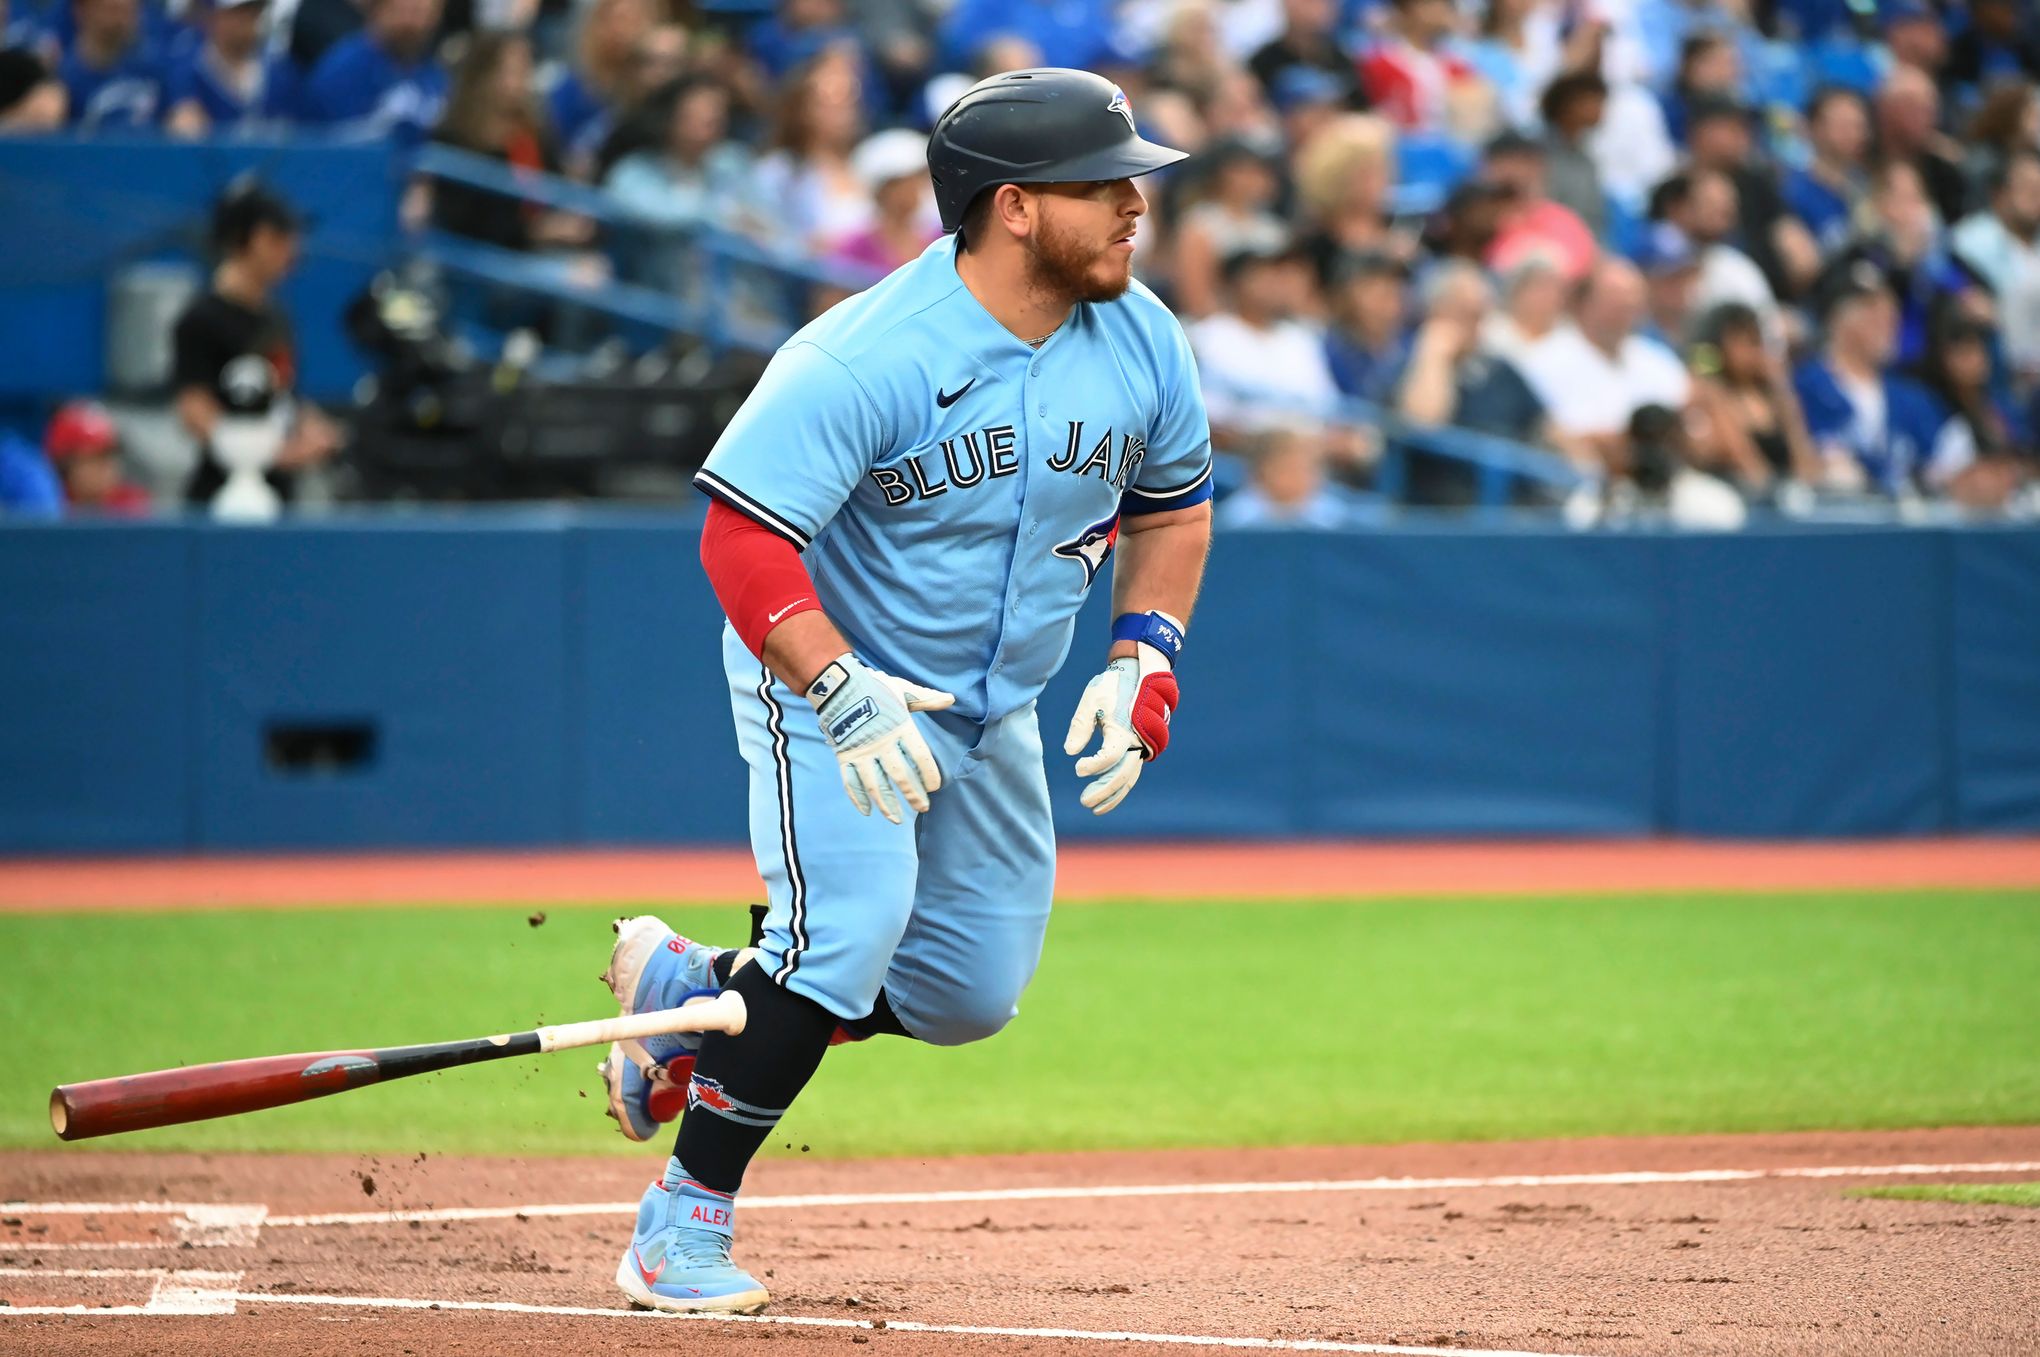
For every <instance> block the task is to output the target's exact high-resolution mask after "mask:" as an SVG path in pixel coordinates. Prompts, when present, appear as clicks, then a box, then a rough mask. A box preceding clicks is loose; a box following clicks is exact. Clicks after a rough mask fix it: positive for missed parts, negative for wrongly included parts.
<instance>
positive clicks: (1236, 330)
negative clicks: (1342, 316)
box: [1185, 246, 1339, 446]
mask: <svg viewBox="0 0 2040 1357" xmlns="http://www.w3.org/2000/svg"><path fill="white" fill-rule="evenodd" d="M1224 276H1225V284H1226V297H1227V301H1228V303H1229V307H1228V309H1227V310H1225V311H1221V312H1219V313H1218V314H1216V315H1211V316H1206V317H1205V318H1204V319H1203V320H1199V321H1193V322H1192V323H1191V324H1189V325H1188V326H1186V327H1185V329H1186V331H1187V333H1188V334H1189V337H1190V346H1191V348H1192V349H1193V350H1194V351H1195V352H1196V355H1197V371H1198V375H1199V377H1200V379H1201V380H1202V382H1203V386H1204V400H1205V405H1206V407H1207V409H1208V410H1209V412H1210V415H1211V424H1212V436H1213V438H1214V440H1215V441H1217V442H1218V443H1219V444H1220V445H1221V446H1227V445H1231V446H1237V445H1238V442H1239V441H1240V435H1241V434H1243V433H1245V432H1251V431H1253V430H1255V429H1257V428H1260V427H1265V425H1266V423H1267V421H1268V417H1269V416H1268V413H1266V412H1262V411H1257V410H1255V409H1254V408H1252V407H1254V406H1255V405H1256V404H1257V403H1264V404H1266V405H1268V406H1270V407H1272V410H1273V413H1275V414H1277V415H1284V414H1286V415H1288V416H1290V417H1294V416H1296V415H1298V414H1304V415H1313V416H1318V415H1323V414H1325V413H1326V412H1327V411H1329V410H1330V409H1331V407H1332V405H1333V403H1334V402H1335V401H1336V400H1337V398H1338V394H1339V390H1338V386H1337V384H1336V383H1334V382H1333V380H1332V371H1331V367H1330V365H1329V364H1328V363H1327V362H1326V360H1325V348H1324V339H1323V336H1321V335H1320V334H1319V333H1318V332H1317V330H1316V329H1314V328H1313V327H1311V326H1310V325H1308V324H1306V323H1304V322H1303V321H1302V320H1300V319H1299V318H1298V313H1299V312H1300V311H1302V309H1303V305H1304V300H1305V298H1306V296H1307V295H1308V293H1309V290H1310V274H1309V272H1308V268H1307V266H1306V264H1305V262H1304V260H1303V258H1302V256H1300V255H1299V254H1298V253H1297V252H1296V251H1295V249H1294V248H1292V247H1287V246H1283V247H1277V248H1274V249H1268V248H1243V249H1240V250H1236V251H1234V252H1233V253H1232V254H1231V255H1228V256H1227V257H1226V260H1225V268H1224Z"/></svg>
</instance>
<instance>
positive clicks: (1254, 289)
mask: <svg viewBox="0 0 2040 1357" xmlns="http://www.w3.org/2000/svg"><path fill="white" fill-rule="evenodd" d="M173 3H174V0H173ZM9 4H10V0H0V25H4V30H5V46H6V50H5V51H4V53H0V131H5V132H11V133H22V132H36V131H46V130H52V129H57V128H70V129H75V130H76V131H78V132H83V133H95V132H114V131H120V132H123V133H131V132H134V131H137V130H150V131H154V132H160V134H162V135H166V136H174V137H195V136H222V135H233V134H235V133H236V132H237V131H241V130H246V129H251V128H273V127H274V126H276V125H278V124H288V125H292V126H303V127H316V128H322V129H335V130H338V131H341V132H344V133H347V134H351V135H368V136H385V137H390V138H395V139H398V140H400V141H403V142H407V143H422V142H424V141H427V140H434V141H439V142H443V143H446V144H448V145H451V146H455V147H459V148H462V149H464V150H467V151H470V152H475V153H478V154H480V155H483V156H487V157H490V158H493V159H495V160H498V161H501V162H503V163H504V164H506V165H508V166H510V167H512V168H513V169H516V170H518V171H520V172H541V171H542V172H547V173H552V174H557V175H561V176H564V177H567V178H570V179H573V180H578V181H582V182H585V183H587V184H591V185H596V186H599V187H600V188H602V189H604V190H606V192H607V193H608V194H609V195H611V197H612V199H613V202H614V204H615V206H616V208H617V210H618V211H619V212H620V213H622V214H624V215H626V216H627V217H629V218H631V219H634V220H637V221H640V222H643V223H645V224H646V225H647V226H649V227H655V228H659V229H661V230H667V231H687V230H690V229H696V228H716V229H719V230H723V231H729V232H736V233H741V234H742V235H744V236H746V237H749V238H751V239H752V240H754V241H755V242H756V243H757V244H758V245H760V246H762V247H764V248H766V249H768V250H770V251H774V252H777V253H779V254H781V255H783V256H785V257H788V258H800V259H819V260H829V261H834V262H836V263H839V264H841V265H844V266H846V267H848V268H852V269H857V270H862V271H865V273H867V274H868V275H871V276H875V275H876V274H878V273H881V272H883V271H884V270H886V269H889V268H892V267H894V266H897V265H898V264H900V263H901V262H903V261H904V260H906V259H909V258H911V257H912V256H913V255H915V254H916V253H918V252H919V251H920V250H921V249H922V248H923V247H925V245H926V244H927V243H928V242H929V241H931V240H933V239H934V238H935V236H936V234H937V229H938V228H937V225H936V222H935V218H934V211H933V205H932V202H931V200H930V194H929V191H928V187H927V183H926V173H925V163H924V160H923V151H924V146H925V140H924V132H925V129H926V127H927V126H928V125H929V124H930V122H931V121H932V119H933V117H934V116H935V115H936V114H937V113H938V112H939V111H940V110H941V109H942V108H943V107H944V106H945V105H946V104H947V103H948V102H949V101H950V100H951V99H953V98H954V97H955V96H956V95H957V94H958V93H960V92H961V91H962V90H963V89H964V88H965V87H967V85H968V84H969V82H970V81H971V80H973V79H975V78H978V77H980V76H983V75H986V74H989V73H992V72H995V71H999V70H1006V69H1014V68H1019V67H1024V66H1030V65H1044V64H1046V65H1073V66H1084V67H1089V68H1092V69H1096V70H1100V71H1103V72H1105V73H1107V74H1108V75H1110V76H1111V78H1113V79H1114V80H1116V81H1117V82H1119V84H1120V85H1121V86H1122V87H1123V89H1124V90H1125V91H1126V93H1127V95H1128V97H1129V100H1130V102H1131V105H1132V108H1133V110H1134V112H1135V114H1136V116H1137V118H1138V120H1139V121H1140V123H1141V125H1142V128H1143V130H1144V131H1146V132H1147V133H1148V134H1149V135H1151V136H1152V137H1154V138H1155V139H1157V140H1160V141H1163V142H1166V143H1169V144H1173V145H1177V146H1181V147H1183V148H1185V149H1188V150H1191V151H1193V152H1194V153H1195V154H1194V157H1193V159H1192V160H1190V161H1189V162H1187V163H1186V165H1185V166H1184V167H1183V168H1182V169H1180V170H1178V171H1172V172H1169V173H1167V174H1165V175H1161V176H1156V177H1155V179H1154V180H1152V181H1143V185H1142V186H1143V189H1144V191H1145V192H1146V193H1147V194H1148V197H1149V200H1150V206H1151V212H1150V215H1149V216H1148V218H1147V219H1146V220H1145V221H1144V222H1143V224H1142V228H1141V237H1142V241H1141V247H1140V253H1139V255H1138V256H1137V269H1138V272H1139V275H1140V276H1141V277H1142V279H1143V280H1144V281H1145V282H1146V283H1147V284H1149V285H1150V286H1152V287H1153V288H1154V289H1155V290H1156V291H1157V292H1158V293H1160V294H1161V295H1162V296H1163V297H1164V298H1165V299H1166V300H1168V301H1169V302H1170V304H1171V305H1172V306H1173V307H1174V308H1175V310H1176V311H1177V313H1178V315H1179V316H1181V318H1182V320H1183V322H1184V324H1185V326H1186V328H1187V329H1188V332H1189V334H1190V336H1191V340H1192V344H1193V347H1194V348H1195V350H1196V353H1197V356H1198V360H1199V364H1200V371H1201V375H1202V379H1203V382H1204V385H1205V389H1206V393H1207V398H1208V402H1209V405H1210V410H1211V415H1212V420H1213V425H1214V431H1215V436H1216V438H1217V441H1218V444H1219V446H1220V447H1221V448H1224V449H1227V450H1229V451H1230V452H1232V453H1234V454H1236V455H1238V456H1239V457H1240V458H1241V459H1242V461H1243V463H1244V464H1245V466H1246V467H1247V468H1248V472H1247V475H1246V477H1245V483H1244V484H1243V485H1242V486H1240V488H1238V489H1237V490H1235V491H1234V492H1233V493H1232V494H1231V495H1230V496H1228V497H1227V499H1226V501H1225V503H1224V504H1223V505H1222V507H1221V510H1220V513H1221V518H1222V520H1230V521H1231V522H1233V523H1235V524H1240V525H1250V524H1295V525H1303V526H1311V525H1335V524H1339V523H1343V522H1349V521H1352V518H1353V515H1354V513H1355V512H1356V509H1357V507H1358V506H1360V505H1361V504H1362V503H1363V502H1364V498H1363V496H1361V495H1360V494H1358V493H1356V491H1358V490H1361V489H1364V487H1366V486H1367V485H1368V484H1369V483H1370V479H1371V477H1372V474H1373V471H1372V469H1373V467H1374V465H1375V464H1376V462H1377V460H1378V458H1379V456H1380V453H1381V449H1382V445H1383V432H1382V430H1383V428H1384V427H1388V428H1413V427H1414V428H1423V427H1429V426H1448V425H1449V426H1454V427H1458V428H1462V429H1469V430H1473V431H1475V432H1478V433H1483V434H1489V435H1495V436H1499V437H1503V438H1508V439H1513V440H1517V441H1520V442H1525V443H1530V444H1534V445H1537V446H1540V447H1542V448H1544V449H1546V450H1548V451H1549V452H1550V453H1552V454H1554V455H1555V456H1557V457H1561V458H1564V459H1566V460H1567V461H1569V462H1570V463H1572V464H1573V465H1574V466H1575V467H1577V468H1579V469H1580V470H1582V471H1584V472H1587V473H1589V475H1590V476H1591V478H1592V479H1593V481H1594V482H1595V484H1596V485H1597V487H1600V488H1597V489H1596V490H1595V491H1594V498H1593V499H1592V501H1591V502H1590V503H1588V504H1587V506H1586V508H1585V511H1584V512H1585V516H1586V519H1587V520H1588V521H1592V520H1593V519H1595V518H1597V517H1600V516H1602V515H1607V514H1616V513H1620V512H1623V511H1625V510H1626V509H1630V508H1635V507H1637V506H1644V507H1645V509H1646V510H1648V511H1663V512H1669V513H1670V514H1671V516H1672V517H1673V518H1674V519H1676V520H1678V521H1682V522H1691V523H1697V524H1716V525H1722V526H1730V525H1733V524H1735V523H1738V522H1740V521H1742V519H1743V516H1744V515H1745V513H1746V512H1747V509H1748V507H1749V506H1752V505H1775V506H1777V507H1779V508H1782V509H1784V510H1786V511H1788V512H1790V511H1794V510H1795V507H1796V506H1802V505H1806V504H1810V503H1812V502H1813V501H1814V500H1815V498H1817V497H1829V496H1839V497H1848V496H1857V497H1864V498H1876V497H1883V498H1888V499H1892V500H1896V501H1899V502H1901V503H1902V504H1910V503H1916V502H1921V501H1926V500H1940V501H1944V502H1946V503H1949V504H1952V505H1955V506H1958V507H1959V508H1960V509H1961V510H1963V511H1966V512H1978V513H1989V512H2000V511H2005V510H2007V509H2012V510H2015V511H2026V512H2031V511H2032V510H2033V509H2034V508H2035V506H2036V492H2035V488H2034V474H2035V470H2036V461H2035V429H2036V427H2040V96H2036V88H2040V10H2036V0H1966V3H1957V2H1956V0H1949V3H1948V4H1946V5H1945V6H1932V5H1929V4H1926V3H1923V2H1922V0H1485V3H1483V2H1482V0H1367V2H1364V3H1355V2H1354V0H1054V2H1053V3H1039V4H1035V3H1021V2H1020V0H780V3H778V4H776V5H774V4H771V3H769V0H756V2H754V3H742V2H741V0H740V2H737V3H733V2H732V0H723V2H722V3H708V2H707V0H702V2H701V3H692V4H690V3H688V0H186V4H185V7H184V8H183V9H181V10H179V11H176V12H172V11H171V10H168V9H164V8H160V7H158V5H157V4H156V3H155V0H148V2H147V3H144V2H143V0H49V5H48V7H47V8H36V7H34V6H33V4H32V3H31V0H11V4H12V8H11V9H10V8H9ZM405 210H406V213H407V216H408V217H409V218H410V220H411V221H412V223H413V224H416V225H423V224H426V223H430V224H432V225H435V226H437V227H438V228H440V229H442V230H445V231H450V232H454V233H457V234H460V235H464V236H468V237H472V238H474V239H476V240H479V241H482V242H485V243H487V244H491V245H494V246H497V247H501V248H505V249H510V250H515V251H519V252H522V253H525V254H529V255H532V256H534V257H540V258H545V259H551V260H557V261H558V262H559V263H560V264H561V265H562V266H563V267H570V268H574V269H576V270H579V274H578V275H577V276H592V275H591V269H592V271H593V274H596V275H599V274H600V273H602V272H604V271H605V270H611V269H614V270H621V271H622V272H623V274H624V275H625V276H627V277H628V276H633V275H635V276H636V277H637V278H638V279H639V280H640V281H648V282H654V283H670V282H671V280H670V279H662V278H661V277H660V276H659V274H658V272H657V264H656V261H647V260H645V259H643V258H635V257H624V256H622V255H620V254H618V253H617V252H616V251H614V250H612V249H610V248H608V242H606V241H605V239H604V234H603V232H602V231H601V230H600V229H599V228H598V226H597V224H596V223H595V222H593V221H591V220H590V219H589V218H587V217H585V216H581V215H576V214H575V213H573V212H569V211H558V210H546V209H541V208H538V207H536V206H533V205H526V206H524V207H522V208H512V209H509V210H506V209H505V207H504V204H503V200H502V199H501V198H499V197H496V196H494V195H491V194H488V193H484V192H481V191H479V190H476V189H474V188H472V187H466V186H462V185H459V184H454V183H451V182H439V183H437V184H423V183H421V185H420V186H419V188H418V189H417V190H416V191H415V192H414V193H413V194H412V195H411V196H410V197H409V198H407V200H406V209H405ZM69 413H70V414H71V415H72V416H73V417H71V418H70V419H68V421H67V422H65V423H64V424H63V428H62V430H61V433H62V439H61V440H59V439H58V437H57V432H58V431H53V433H52V442H51V444H50V446H49V452H50V454H51V455H52V457H53V458H55V459H56V460H57V461H58V462H59V463H73V462H76V461H77V459H79V458H81V457H83V456H85V455H86V452H85V451H84V450H85V449H88V448H93V447H97V446H98V445H99V443H100V442H102V441H103V439H102V438H101V435H102V434H103V432H104V431H103V430H102V429H101V428H100V426H99V425H98V424H96V423H94V422H93V421H92V420H90V419H84V420H82V422H81V419H80V418H79V417H77V416H76V412H75V411H73V412H69ZM81 430H83V432H81ZM59 441H61V447H60V446H59ZM1425 465H1427V464H1424V463H1421V462H1420V463H1419V464H1418V466H1417V467H1416V468H1415V469H1414V470H1413V476H1414V479H1415V482H1416V484H1415V485H1413V486H1412V487H1411V488H1412V492H1413V493H1414V494H1415V496H1416V498H1418V499H1419V500H1422V501H1428V502H1434V503H1453V502H1465V500H1466V499H1467V498H1468V497H1469V496H1470V494H1471V488H1470V479H1469V478H1467V477H1465V476H1463V475H1460V474H1459V473H1458V472H1456V471H1455V470H1454V469H1453V467H1452V466H1451V465H1450V464H1445V463H1440V464H1439V465H1438V466H1435V467H1431V468H1430V469H1429V471H1426V470H1425V469H1424V468H1425ZM123 502H125V501H123Z"/></svg>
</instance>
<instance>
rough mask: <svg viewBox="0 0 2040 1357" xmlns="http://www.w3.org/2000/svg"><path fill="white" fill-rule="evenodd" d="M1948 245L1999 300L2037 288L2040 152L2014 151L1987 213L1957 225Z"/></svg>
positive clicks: (1999, 177)
mask: <svg viewBox="0 0 2040 1357" xmlns="http://www.w3.org/2000/svg"><path fill="white" fill-rule="evenodd" d="M1949 246H1950V248H1952V249H1953V251H1954V253H1955V257H1956V258H1957V259H1959V260H1960V261H1961V262H1962V263H1963V264H1965V265H1967V266H1968V268H1969V270H1970V272H1972V273H1974V274H1975V275H1976V276H1977V277H1978V278H1980V279H1982V280H1983V283H1984V286H1986V287H1988V288H1989V289H1990V290H1991V292H1992V293H1993V294H1995V295H1996V296H1997V297H1998V298H1999V299H2000V300H2005V299H2008V298H2009V297H2010V296H2011V295H2012V294H2013V293H2014V292H2016V291H2018V290H2020V289H2022V288H2040V150H2024V149H2022V150H2019V151H2015V152H2013V154H2012V155H2011V157H2010V158H2009V159H2007V160H2006V161H2005V163H2004V166H2003V167H2002V168H2001V169H2000V170H1999V171H1998V175H1997V179H1996V181H1995V182H1994V183H1993V184H1992V185H1991V194H1990V209H1989V210H1988V211H1985V212H1978V213H1975V214H1973V215H1971V216H1969V217H1965V218H1964V219H1963V220H1962V221H1961V222H1960V223H1958V224H1957V225H1956V227H1955V229H1954V231H1952V232H1951V233H1950V234H1949Z"/></svg>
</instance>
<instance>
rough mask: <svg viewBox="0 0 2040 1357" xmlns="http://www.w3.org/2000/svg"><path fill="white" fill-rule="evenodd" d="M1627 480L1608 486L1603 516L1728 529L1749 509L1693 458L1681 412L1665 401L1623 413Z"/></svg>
mask: <svg viewBox="0 0 2040 1357" xmlns="http://www.w3.org/2000/svg"><path fill="white" fill-rule="evenodd" d="M1626 437H1627V441H1628V444H1629V448H1630V463H1631V465H1630V469H1629V479H1628V481H1627V482H1625V483H1622V484H1620V485H1617V486H1614V487H1611V493H1610V494H1609V496H1608V510H1609V512H1608V517H1609V519H1611V520H1614V521H1621V520H1624V519H1628V518H1632V517H1634V518H1643V519H1652V518H1658V517H1660V516H1662V517H1663V519H1664V520H1665V521H1667V522H1669V523H1670V524H1671V525H1672V526H1673V527H1677V528H1689V529H1696V530H1699V531H1703V532H1734V531H1736V530H1737V529H1739V528H1741V527H1742V526H1743V524H1744V523H1746V522H1747V521H1748V520H1749V509H1748V507H1747V506H1745V505H1744V504H1743V502H1742V497H1741V496H1739V495H1737V494H1736V493H1735V491H1734V490H1733V489H1731V488H1730V487H1729V486H1728V485H1727V484H1726V483H1725V482H1723V481H1720V480H1717V479H1716V478H1715V477H1713V476H1710V475H1708V474H1707V473H1706V472H1704V471H1701V470H1700V469H1699V468H1698V467H1697V466H1695V465H1694V462H1693V447H1692V437H1691V435H1690V433H1689V432H1688V422H1687V420H1686V417H1685V416H1684V415H1683V414H1681V413H1680V412H1679V410H1677V409H1676V408H1674V407H1672V406H1669V405H1658V404H1650V405H1644V406H1639V407H1638V408H1637V410H1636V412H1635V413H1634V414H1632V415H1631V416H1630V417H1629V427H1628V429H1627V430H1626Z"/></svg>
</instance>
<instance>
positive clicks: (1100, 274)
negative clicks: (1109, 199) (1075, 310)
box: [1027, 219, 1133, 302]
mask: <svg viewBox="0 0 2040 1357" xmlns="http://www.w3.org/2000/svg"><path fill="white" fill-rule="evenodd" d="M1027 278H1028V281H1029V282H1030V283H1031V284H1032V285H1033V286H1034V287H1035V288H1036V289H1038V290H1039V291H1042V292H1045V293H1047V294H1048V295H1050V296H1052V297H1059V298H1067V299H1068V300H1070V301H1073V302H1110V301H1117V300H1118V299H1119V298H1120V297H1122V296H1124V295H1126V289H1127V288H1128V287H1129V286H1130V285H1131V284H1132V282H1133V262H1132V259H1131V257H1130V256H1129V257H1127V258H1126V259H1125V260H1124V261H1122V260H1121V259H1120V258H1119V257H1117V256H1115V255H1114V254H1113V253H1112V247H1111V245H1109V244H1108V245H1104V246H1097V245H1093V244H1091V243H1090V242H1089V241H1087V240H1085V239H1084V238H1083V237H1081V236H1080V235H1078V234H1077V233H1076V232H1075V231H1073V230H1070V229H1069V228H1067V227H1062V226H1058V225H1057V224H1056V223H1055V222H1053V221H1052V220H1047V219H1044V220H1043V221H1042V223H1041V230H1040V231H1039V232H1037V233H1036V234H1035V235H1034V236H1032V237H1030V238H1029V239H1028V241H1027Z"/></svg>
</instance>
